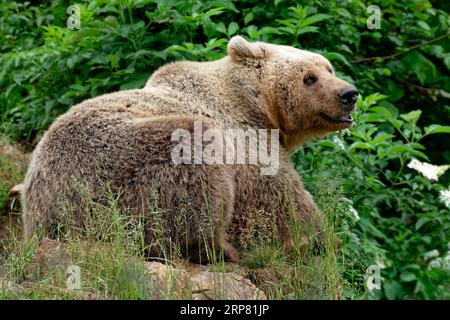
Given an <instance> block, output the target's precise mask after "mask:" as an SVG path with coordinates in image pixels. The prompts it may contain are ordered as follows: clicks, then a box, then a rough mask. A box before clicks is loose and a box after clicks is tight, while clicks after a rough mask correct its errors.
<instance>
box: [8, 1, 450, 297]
mask: <svg viewBox="0 0 450 320" xmlns="http://www.w3.org/2000/svg"><path fill="white" fill-rule="evenodd" d="M76 3H78V4H80V8H81V29H80V30H69V29H68V28H67V27H66V20H67V18H68V14H67V13H66V9H67V7H68V6H69V4H70V3H69V1H63V0H52V1H47V2H46V3H45V4H41V5H31V4H30V3H27V2H24V3H19V2H14V1H11V0H7V1H2V3H1V4H0V10H1V12H2V15H1V17H0V89H1V90H0V132H1V133H4V134H6V135H8V136H9V137H10V138H12V139H13V140H18V141H22V142H25V143H28V144H30V145H34V144H35V143H36V142H37V141H38V139H39V137H40V136H41V135H42V133H43V132H44V131H45V130H46V129H47V128H48V126H49V125H50V124H51V123H52V122H53V121H54V119H55V118H56V117H57V116H58V115H60V114H61V113H63V112H65V111H66V110H67V109H68V108H69V107H70V106H72V105H73V104H75V103H77V102H80V101H82V100H84V99H87V98H89V97H94V96H97V95H100V94H102V93H106V92H111V91H115V90H119V89H130V88H139V87H141V86H142V85H143V84H144V83H145V81H146V80H147V78H148V77H149V75H150V74H151V73H152V72H153V71H154V70H155V69H156V68H158V67H159V66H161V65H162V64H164V63H167V62H170V61H174V60H182V59H190V60H212V59H217V58H220V57H222V56H223V55H224V53H225V47H226V44H227V42H228V39H229V38H230V37H232V36H233V35H236V34H241V35H243V36H245V37H247V38H248V39H250V40H262V41H268V42H273V43H279V44H287V45H292V46H295V47H299V48H303V49H307V50H311V51H316V52H319V53H322V54H324V55H325V56H326V57H327V58H328V59H330V60H331V61H332V63H333V64H334V66H335V69H336V73H337V75H338V76H339V77H341V78H343V79H345V80H347V81H349V82H351V83H354V84H355V85H356V86H357V87H358V90H359V91H360V92H361V93H362V96H364V99H360V100H359V101H358V107H359V111H358V112H357V113H356V115H355V118H356V121H357V125H356V126H355V127H353V128H351V129H350V130H348V131H346V132H344V133H339V134H335V135H332V136H330V137H328V138H327V139H325V140H322V141H320V142H316V143H312V144H309V145H307V147H306V148H305V149H303V150H301V151H300V152H299V153H297V154H296V155H295V156H294V157H293V159H294V161H295V163H296V165H297V167H298V170H299V171H300V172H301V174H302V176H304V178H305V184H306V185H307V187H308V188H309V189H311V190H312V191H313V193H314V194H315V195H316V198H317V199H318V200H317V201H318V202H319V203H320V204H321V205H322V207H324V206H326V203H327V201H328V200H327V199H329V198H327V197H323V196H321V195H322V194H323V186H322V187H321V186H320V185H318V184H317V181H319V180H320V179H322V178H323V179H325V181H330V183H332V182H333V183H334V182H336V181H337V182H339V181H341V180H342V183H340V184H339V183H337V182H336V183H337V186H336V190H337V189H339V190H341V191H342V192H343V195H342V196H341V201H340V202H339V203H338V204H336V207H335V210H336V212H337V214H338V215H340V217H341V220H339V225H340V227H339V228H341V230H340V233H339V234H340V235H341V237H342V240H343V250H342V255H341V262H342V266H343V270H342V272H343V274H344V276H345V278H346V280H347V281H348V282H349V283H350V284H351V285H350V286H348V288H346V290H347V291H346V292H345V295H346V296H347V297H350V298H358V297H361V295H362V297H373V298H388V299H396V298H427V299H431V298H448V294H449V292H450V289H449V273H448V272H449V271H448V269H445V263H444V262H445V261H446V260H445V259H447V260H448V258H446V256H445V254H446V252H447V250H448V247H447V244H448V243H449V242H450V239H449V237H448V234H450V233H449V226H450V223H449V215H450V213H449V210H448V208H446V207H445V205H444V204H443V203H442V202H440V201H439V192H440V191H442V190H444V189H446V188H448V185H449V183H450V177H449V175H448V174H447V175H443V176H442V177H441V178H440V179H439V182H436V181H430V180H428V179H426V178H425V177H423V176H422V175H420V174H419V173H417V172H416V171H414V170H412V169H411V168H408V166H407V165H408V164H409V163H410V161H411V160H412V159H419V160H421V161H426V162H430V163H433V164H441V165H443V164H448V163H450V149H449V148H448V135H447V134H448V133H449V131H450V129H449V127H448V119H449V118H450V117H449V116H450V106H449V103H448V101H449V100H448V99H449V97H450V81H449V80H450V79H449V70H450V53H449V48H450V41H449V39H448V30H449V27H450V19H449V15H448V14H447V12H448V11H449V10H448V9H449V8H448V5H446V4H445V3H444V2H439V1H426V0H415V1H410V0H396V1H394V0H388V1H383V2H382V3H380V4H378V5H379V7H380V9H381V13H382V19H381V29H380V30H377V29H375V30H370V29H368V28H367V27H366V22H367V18H368V16H369V15H370V13H368V12H367V10H366V3H365V2H363V1H360V0H357V1H344V0H334V1H317V0H305V1H301V2H298V1H288V0H274V1H263V2H261V1H257V0H242V1H234V0H222V1H181V0H156V1H155V0H114V1H110V0H96V1H86V0H79V1H76ZM446 35H447V36H446ZM376 92H379V93H381V94H374V93H376ZM433 123H434V124H433ZM336 176H339V177H341V178H340V180H339V179H338V180H336ZM350 199H351V200H350ZM325 211H326V210H325ZM432 250H438V252H439V255H438V256H437V257H434V258H427V253H429V252H434V251H432ZM447 257H448V255H447ZM376 263H379V264H384V266H385V268H384V269H382V273H381V274H382V277H383V282H382V284H383V289H382V290H381V291H374V292H372V293H368V292H366V289H365V285H364V273H365V270H366V268H367V267H368V266H369V265H373V264H376ZM430 265H431V266H430ZM437 266H440V267H437Z"/></svg>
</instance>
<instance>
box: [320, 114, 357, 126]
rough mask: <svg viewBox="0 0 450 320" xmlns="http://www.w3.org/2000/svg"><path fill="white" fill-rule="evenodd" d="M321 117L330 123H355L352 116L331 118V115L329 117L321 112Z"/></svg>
mask: <svg viewBox="0 0 450 320" xmlns="http://www.w3.org/2000/svg"><path fill="white" fill-rule="evenodd" d="M319 115H320V116H321V117H322V118H323V119H325V120H327V121H330V122H334V123H340V124H345V125H352V124H353V123H354V121H353V118H352V116H351V115H350V114H348V115H345V116H339V117H331V116H329V115H327V114H326V113H323V112H320V113H319Z"/></svg>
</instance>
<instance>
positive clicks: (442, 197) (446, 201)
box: [439, 188, 450, 248]
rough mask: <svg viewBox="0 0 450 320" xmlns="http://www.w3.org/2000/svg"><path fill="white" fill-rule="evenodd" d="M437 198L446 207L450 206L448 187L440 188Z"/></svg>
mask: <svg viewBox="0 0 450 320" xmlns="http://www.w3.org/2000/svg"><path fill="white" fill-rule="evenodd" d="M439 200H441V201H442V202H443V203H444V204H445V205H446V206H447V207H449V208H450V188H448V189H447V190H441V191H440V192H439ZM449 248H450V245H449Z"/></svg>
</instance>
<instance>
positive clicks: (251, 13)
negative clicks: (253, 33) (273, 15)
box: [244, 12, 255, 25]
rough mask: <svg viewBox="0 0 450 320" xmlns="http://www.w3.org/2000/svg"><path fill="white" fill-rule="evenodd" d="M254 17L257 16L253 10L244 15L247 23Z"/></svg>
mask: <svg viewBox="0 0 450 320" xmlns="http://www.w3.org/2000/svg"><path fill="white" fill-rule="evenodd" d="M254 18H255V16H254V14H253V12H250V13H248V14H246V15H245V17H244V23H245V25H247V24H249V23H250V22H251V21H252V20H253V19H254Z"/></svg>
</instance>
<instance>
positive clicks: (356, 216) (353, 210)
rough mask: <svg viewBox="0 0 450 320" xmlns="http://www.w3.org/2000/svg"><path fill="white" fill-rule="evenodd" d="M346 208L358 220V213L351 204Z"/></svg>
mask: <svg viewBox="0 0 450 320" xmlns="http://www.w3.org/2000/svg"><path fill="white" fill-rule="evenodd" d="M348 210H349V211H350V213H351V214H352V215H353V216H354V217H355V219H356V221H358V220H359V213H358V211H356V209H355V208H353V207H352V206H350V207H349V208H348Z"/></svg>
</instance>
